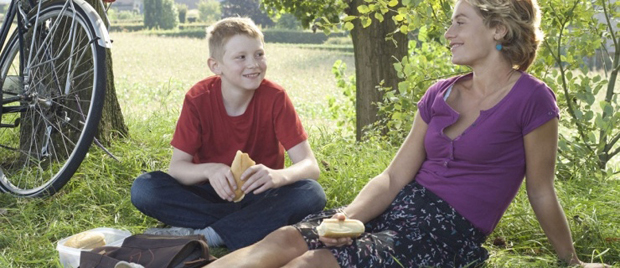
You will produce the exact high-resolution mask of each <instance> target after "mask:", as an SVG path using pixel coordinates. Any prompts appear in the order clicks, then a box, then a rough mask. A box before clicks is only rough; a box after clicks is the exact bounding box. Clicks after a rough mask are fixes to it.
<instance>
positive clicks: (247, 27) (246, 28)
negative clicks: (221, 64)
mask: <svg viewBox="0 0 620 268" xmlns="http://www.w3.org/2000/svg"><path fill="white" fill-rule="evenodd" d="M238 34H243V35H247V36H249V37H252V38H257V39H259V40H260V41H261V42H263V43H264V42H265V40H264V37H263V33H262V32H261V31H260V29H259V28H258V26H256V24H254V21H252V20H251V19H249V18H240V17H230V18H225V19H222V20H220V21H218V22H216V23H215V24H213V25H211V26H210V27H209V28H207V42H208V43H209V56H210V57H211V58H214V59H218V60H221V59H222V57H223V56H224V52H225V51H224V46H225V45H226V42H228V40H229V39H230V38H231V37H233V36H235V35H238Z"/></svg>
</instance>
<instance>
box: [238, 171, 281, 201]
mask: <svg viewBox="0 0 620 268" xmlns="http://www.w3.org/2000/svg"><path fill="white" fill-rule="evenodd" d="M241 180H243V181H245V183H244V184H243V187H241V190H242V191H243V192H245V193H246V194H247V193H249V192H252V191H253V193H254V194H260V193H262V192H264V191H266V190H268V189H271V188H277V187H280V185H281V182H282V181H283V178H282V176H281V175H279V174H278V172H276V171H275V170H273V169H270V168H268V167H266V166H265V165H263V164H258V165H254V166H251V167H249V168H248V169H247V170H246V171H245V172H244V173H243V175H241Z"/></svg>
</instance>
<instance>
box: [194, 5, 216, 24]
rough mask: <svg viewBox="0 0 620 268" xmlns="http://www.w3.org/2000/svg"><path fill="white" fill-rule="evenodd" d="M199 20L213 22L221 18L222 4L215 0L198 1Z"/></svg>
mask: <svg viewBox="0 0 620 268" xmlns="http://www.w3.org/2000/svg"><path fill="white" fill-rule="evenodd" d="M198 12H199V14H200V21H203V22H207V23H214V22H216V21H218V20H220V19H221V18H222V6H221V4H220V2H219V1H217V0H201V1H200V2H198Z"/></svg>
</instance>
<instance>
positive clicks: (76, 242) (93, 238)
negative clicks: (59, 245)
mask: <svg viewBox="0 0 620 268" xmlns="http://www.w3.org/2000/svg"><path fill="white" fill-rule="evenodd" d="M64 246H66V247H72V248H79V249H82V248H85V249H93V248H96V247H103V246H105V236H104V235H103V234H102V233H100V232H95V231H86V232H81V233H79V234H76V235H73V236H71V237H70V238H69V239H68V240H67V241H66V242H65V244H64Z"/></svg>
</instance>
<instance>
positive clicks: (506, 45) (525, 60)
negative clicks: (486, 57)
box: [462, 0, 544, 71]
mask: <svg viewBox="0 0 620 268" xmlns="http://www.w3.org/2000/svg"><path fill="white" fill-rule="evenodd" d="M462 1H466V2H467V3H469V4H470V5H472V6H473V7H474V8H476V9H477V10H478V11H479V12H480V14H481V15H482V20H483V22H484V24H485V25H486V26H487V27H496V26H499V25H501V26H504V27H506V31H507V32H506V35H505V36H504V37H503V38H502V39H500V40H498V44H501V45H502V49H501V52H502V54H503V55H504V56H505V57H506V58H507V59H508V60H509V61H510V62H511V63H512V65H513V66H514V67H515V68H517V69H519V70H521V71H525V70H527V68H528V67H530V65H531V64H532V62H533V61H534V59H535V58H536V51H537V50H538V46H539V45H540V42H541V41H542V39H543V37H544V35H543V33H542V31H541V30H540V8H539V7H538V3H537V1H536V0H462Z"/></svg>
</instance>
